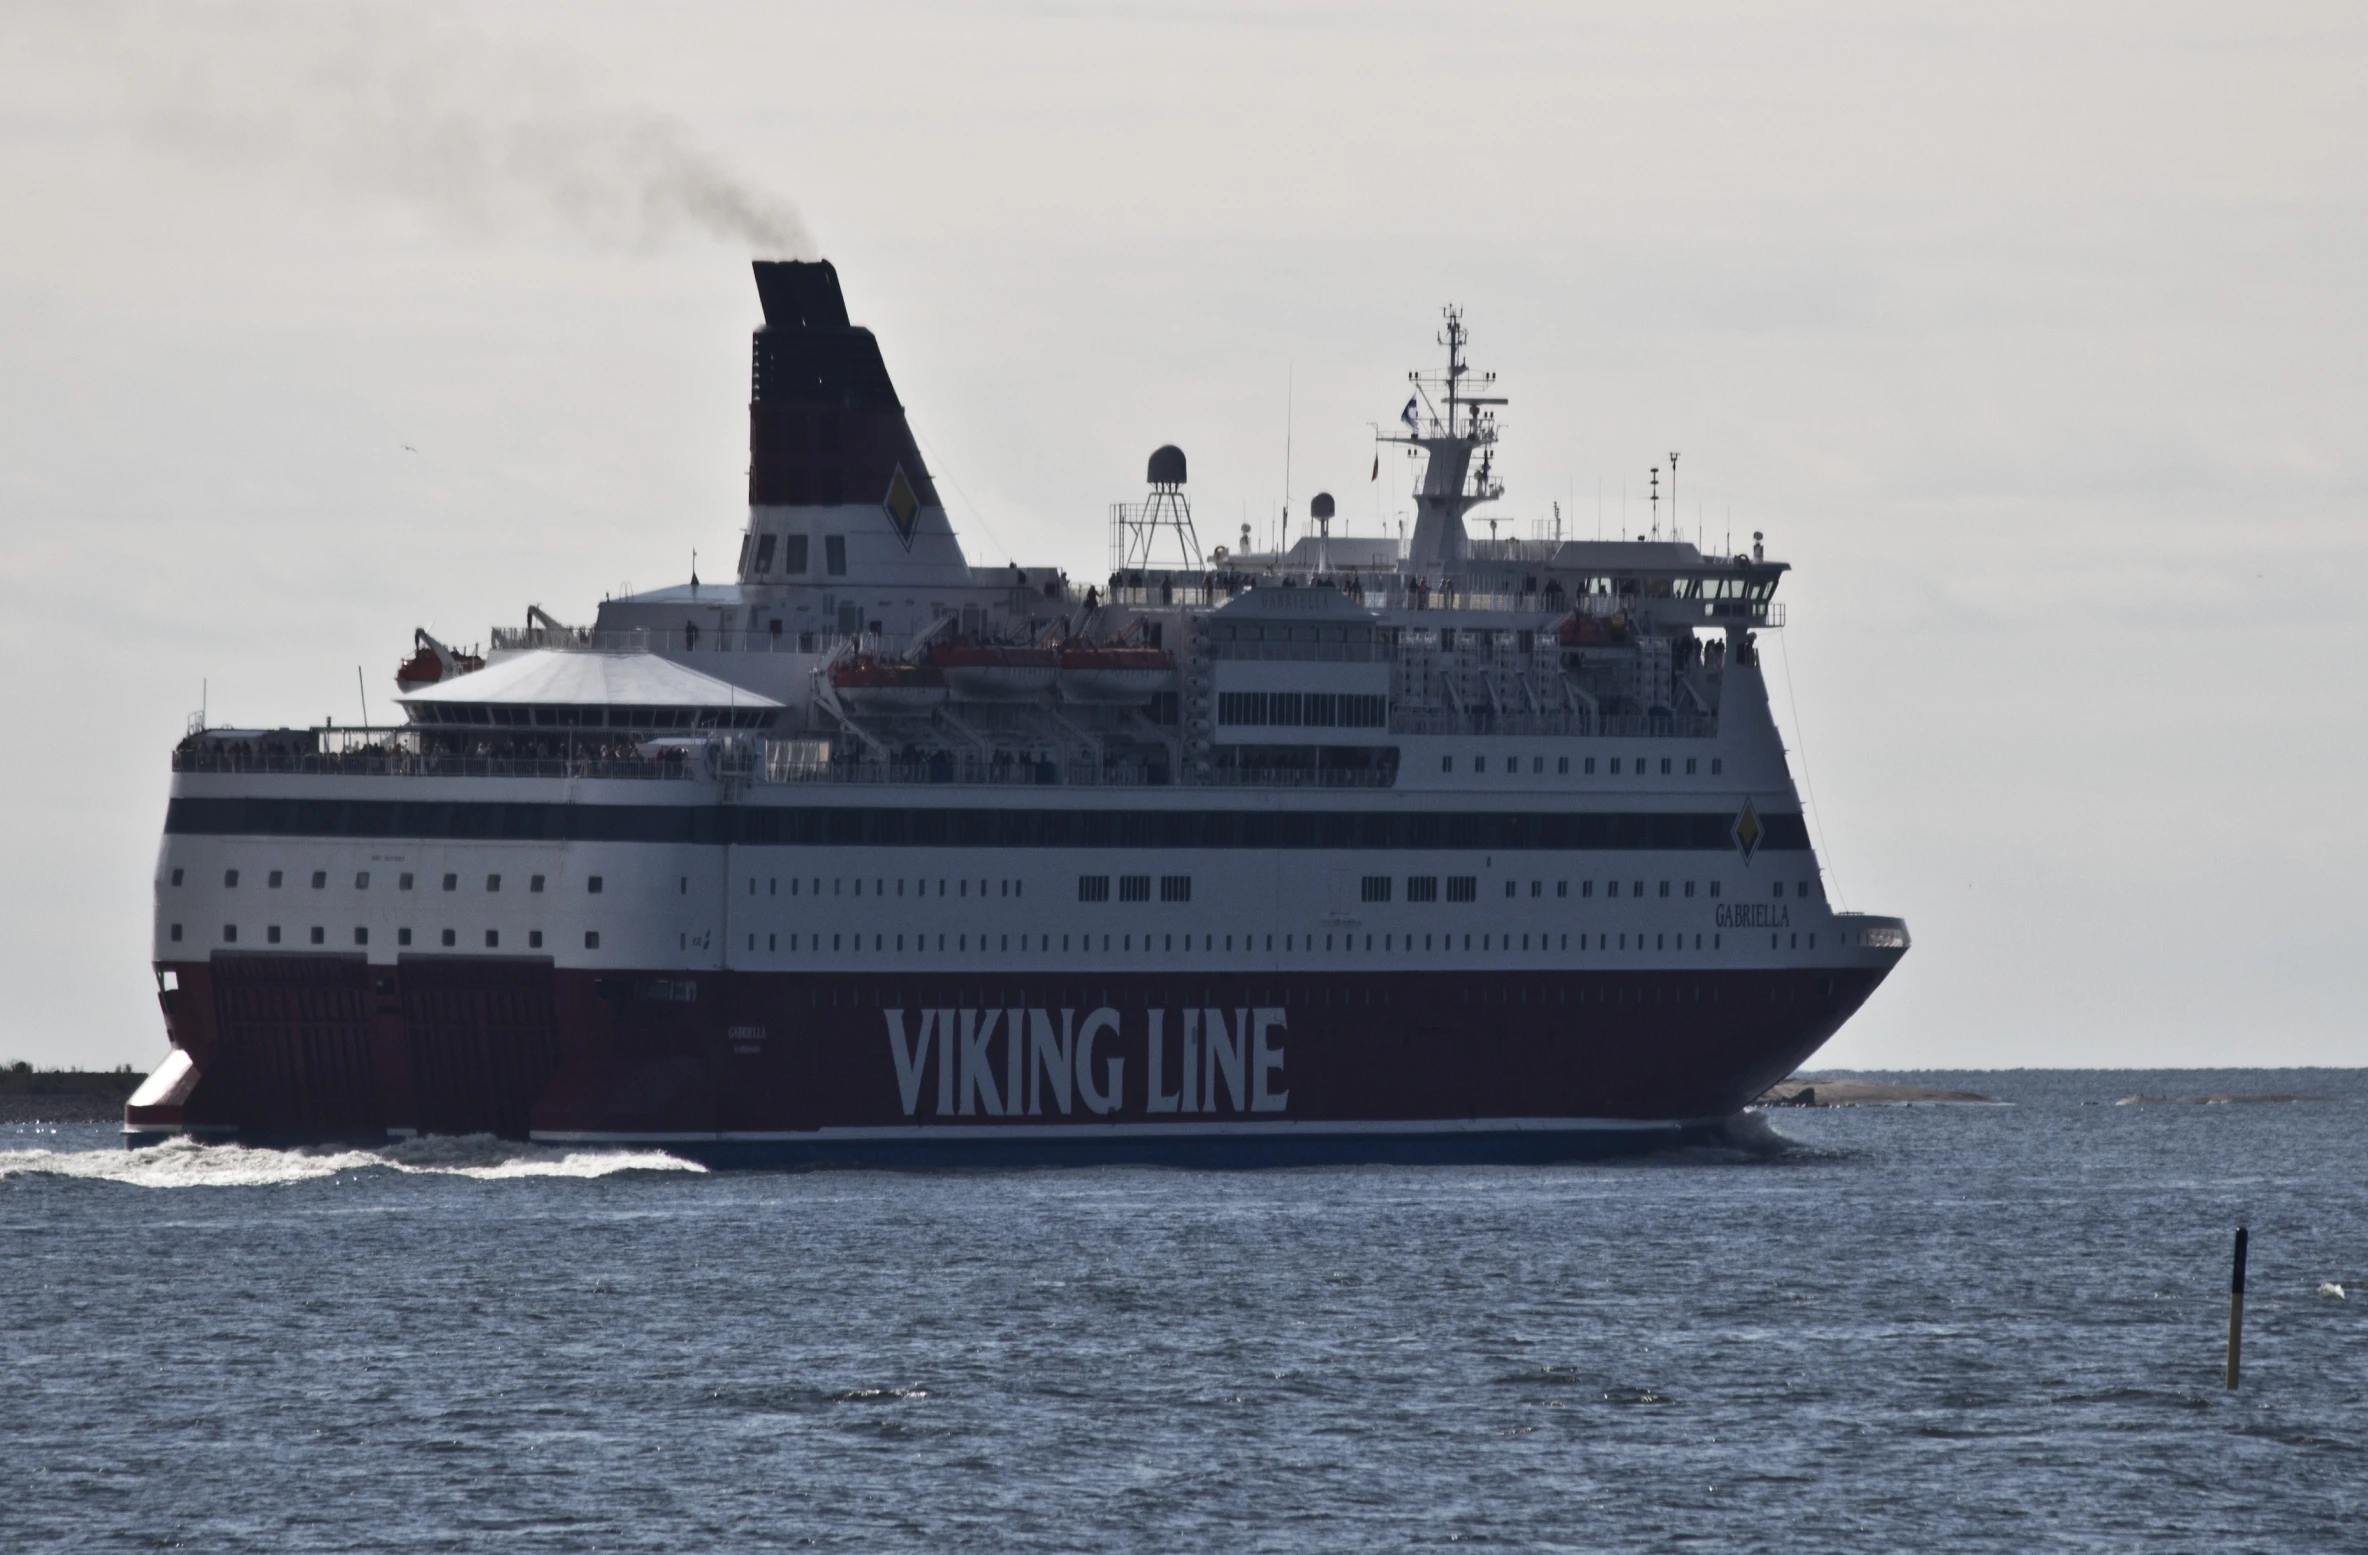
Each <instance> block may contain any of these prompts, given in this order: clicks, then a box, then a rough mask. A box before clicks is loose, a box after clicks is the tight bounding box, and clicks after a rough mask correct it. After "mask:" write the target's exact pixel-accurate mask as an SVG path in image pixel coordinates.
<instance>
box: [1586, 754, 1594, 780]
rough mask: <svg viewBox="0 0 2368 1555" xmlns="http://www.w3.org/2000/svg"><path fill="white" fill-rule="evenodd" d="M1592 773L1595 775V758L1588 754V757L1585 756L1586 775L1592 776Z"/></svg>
mask: <svg viewBox="0 0 2368 1555" xmlns="http://www.w3.org/2000/svg"><path fill="white" fill-rule="evenodd" d="M1594 775H1595V758H1594V757H1592V756H1590V757H1588V758H1587V776H1589V777H1593V776H1594Z"/></svg>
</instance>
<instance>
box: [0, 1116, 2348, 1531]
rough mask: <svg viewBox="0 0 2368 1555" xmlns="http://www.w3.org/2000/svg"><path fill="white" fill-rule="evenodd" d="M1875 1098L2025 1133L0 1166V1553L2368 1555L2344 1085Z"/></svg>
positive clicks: (1864, 1120) (449, 1155) (41, 1142)
mask: <svg viewBox="0 0 2368 1555" xmlns="http://www.w3.org/2000/svg"><path fill="white" fill-rule="evenodd" d="M1896 1078H1909V1079H1913V1080H1917V1081H1921V1082H1923V1083H1927V1084H1933V1085H1942V1086H1949V1087H1954V1088H1962V1089H1966V1090H1973V1091H1979V1092H1983V1093H1985V1094H1988V1095H1991V1096H1994V1097H1997V1098H1999V1099H2000V1100H2001V1101H2002V1102H2003V1103H2005V1105H1999V1106H1894V1107H1867V1108H1850V1109H1828V1110H1779V1111H1776V1112H1774V1113H1771V1114H1768V1115H1767V1116H1766V1117H1765V1119H1764V1121H1762V1122H1759V1123H1756V1124H1750V1123H1747V1125H1746V1126H1745V1127H1743V1128H1741V1129H1739V1130H1738V1131H1737V1133H1736V1136H1735V1138H1734V1141H1733V1143H1732V1144H1731V1145H1729V1146H1726V1147H1722V1148H1717V1149H1698V1150H1693V1151H1689V1152H1686V1153H1683V1154H1680V1155H1675V1156H1664V1157H1659V1158H1654V1159H1648V1160H1642V1161H1635V1162H1627V1163H1620V1164H1608V1165H1578V1166H1570V1167H1553V1168H1520V1169H1487V1168H1434V1169H1411V1170H1410V1169H1402V1168H1372V1169H1324V1170H1293V1171H1262V1172H1222V1173H1220V1172H1205V1173H1204V1172H1190V1171H1174V1170H1148V1169H1107V1170H1092V1171H1074V1172H1015V1173H987V1172H979V1173H966V1174H911V1175H900V1174H888V1173H857V1172H841V1173H815V1174H807V1175H761V1174H745V1175H740V1174H724V1173H708V1172H703V1171H700V1170H697V1169H696V1168H694V1167H690V1166H688V1165H687V1164H686V1163H683V1162H680V1161H677V1160H675V1159H673V1158H671V1157H668V1156H665V1155H663V1154H658V1153H650V1152H643V1153H604V1152H597V1151H570V1150H561V1149H550V1148H535V1147H528V1146H520V1145H511V1144H504V1143H499V1142H495V1141H491V1140H468V1141H430V1142H425V1143H420V1144H415V1145H410V1146H406V1147H402V1148H398V1149H391V1150H385V1151H354V1150H324V1151H317V1152H292V1151H262V1150H246V1149H239V1148H236V1147H199V1146H186V1145H175V1146H169V1147H164V1148H160V1149H156V1150H150V1151H144V1152H137V1153H127V1152H125V1151H123V1150H121V1149H120V1148H119V1147H117V1146H116V1145H115V1143H114V1136H113V1134H112V1131H111V1130H109V1129H107V1128H104V1127H96V1126H67V1127H59V1128H52V1129H41V1128H37V1127H33V1126H14V1127H11V1128H8V1129H0V1313H4V1314H5V1324H4V1326H0V1386H4V1387H5V1390H6V1391H5V1395H4V1396H0V1548H5V1549H10V1550H53V1549H58V1550H82V1549H89V1550H116V1549H165V1548H188V1549H204V1550H291V1551H297V1550H301V1551H331V1550H414V1549H436V1550H469V1551H474V1550H484V1551H541V1550H587V1551H590V1550H603V1551H605V1550H641V1549H648V1550H668V1551H672V1550H747V1549H767V1548H776V1547H800V1548H809V1547H820V1548H836V1549H883V1548H929V1549H941V1548H980V1549H1044V1550H1078V1549H1085V1550H1130V1551H1131V1550H1177V1551H1207V1550H1229V1551H1230V1550H1292V1551H1296V1550H1380V1549H1397V1548H1406V1547H1410V1546H1430V1545H1447V1544H1487V1545H1493V1546H1497V1547H1502V1548H1511V1549H1543V1550H1590V1551H1596V1550H1629V1549H1636V1550H1646V1549H1670V1548H1683V1547H1689V1546H1699V1547H1706V1548H1710V1547H1714V1548H1717V1549H1719V1550H1721V1551H1727V1550H1793V1549H1798V1550H1817V1551H1825V1550H1908V1549H1914V1550H1950V1551H1975V1550H1985V1551H1986V1550H1996V1551H2028V1550H2034V1549H2069V1550H2122V1549H2138V1548H2147V1549H2154V1548H2166V1549H2206V1548H2209V1549H2260V1550H2280V1551H2292V1550H2338V1549H2362V1548H2368V1173H2363V1171H2362V1168H2361V1162H2362V1161H2363V1160H2364V1159H2368V1149H2364V1148H2363V1146H2362V1142H2361V1141H2362V1135H2363V1133H2364V1132H2368V1127H2364V1125H2368V1075H2364V1074H2363V1073H2362V1072H2358V1071H2291V1070H2289V1071H2274V1072H2266V1071H2265V1072H2251V1073H2241V1072H2238V1073H2230V1072H2222V1073H2198V1072H2194V1071H2179V1072H2165V1073H2152V1074H2140V1073H2129V1072H2112V1073H2081V1072H2057V1073H2041V1072H2028V1073H2010V1074H1964V1075H1922V1076H1907V1077H1896ZM2260 1093H2285V1094H2296V1095H2301V1096H2306V1097H2309V1098H2313V1099H2309V1100H2291V1101H2274V1100H2240V1101H2223V1102H2198V1101H2192V1100H2182V1099H2172V1100H2164V1101H2152V1102H2138V1103H2130V1104H2126V1105H2117V1104H2116V1103H2117V1102H2120V1101H2121V1100H2122V1099H2123V1098H2126V1097H2130V1096H2133V1095H2153V1096H2160V1097H2166V1098H2189V1097H2197V1096H2207V1095H2223V1096H2241V1095H2248V1094H2251V1095H2258V1094H2260ZM2239 1224H2243V1225H2247V1226H2249V1227H2250V1229H2251V1238H2252V1269H2251V1281H2250V1296H2249V1303H2248V1307H2247V1319H2246V1321H2247V1330H2246V1344H2245V1352H2244V1355H2245V1370H2244V1380H2243V1386H2242V1387H2241V1389H2240V1390H2238V1391H2237V1392H2235V1393H2228V1392H2225V1391H2223V1389H2222V1387H2221V1362H2222V1355H2223V1341H2224V1335H2225V1328H2226V1314H2227V1290H2228V1259H2229V1241H2230V1237H2231V1234H2232V1233H2233V1231H2234V1229H2235V1228H2236V1227H2237V1226H2238V1225H2239ZM2323 1287H2326V1288H2323ZM2333 1287H2341V1288H2342V1289H2343V1291H2344V1294H2343V1295H2342V1296H2337V1295H2335V1294H2333V1289H2332V1288H2333Z"/></svg>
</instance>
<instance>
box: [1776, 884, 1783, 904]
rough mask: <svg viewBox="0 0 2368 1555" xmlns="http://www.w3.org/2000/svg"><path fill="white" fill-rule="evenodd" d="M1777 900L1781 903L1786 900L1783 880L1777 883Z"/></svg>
mask: <svg viewBox="0 0 2368 1555" xmlns="http://www.w3.org/2000/svg"><path fill="white" fill-rule="evenodd" d="M1776 900H1778V901H1780V902H1781V901H1783V900H1784V882H1783V881H1781V880H1779V881H1777V882H1776Z"/></svg>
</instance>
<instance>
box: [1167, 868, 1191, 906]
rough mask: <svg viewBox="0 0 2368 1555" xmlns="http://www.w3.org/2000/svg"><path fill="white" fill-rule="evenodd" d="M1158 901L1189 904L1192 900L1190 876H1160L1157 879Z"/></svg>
mask: <svg viewBox="0 0 2368 1555" xmlns="http://www.w3.org/2000/svg"><path fill="white" fill-rule="evenodd" d="M1159 899H1160V900H1161V901H1163V902H1189V901H1191V900H1192V877H1191V876H1190V875H1162V876H1160V877H1159Z"/></svg>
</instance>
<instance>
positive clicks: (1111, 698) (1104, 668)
mask: <svg viewBox="0 0 2368 1555" xmlns="http://www.w3.org/2000/svg"><path fill="white" fill-rule="evenodd" d="M1053 657H1054V659H1055V660H1056V661H1057V663H1058V666H1059V669H1060V687H1061V700H1062V701H1064V702H1085V703H1095V704H1099V705H1101V706H1106V707H1140V706H1142V705H1143V704H1144V703H1146V702H1148V701H1150V700H1151V699H1152V697H1153V696H1155V695H1157V694H1158V693H1159V692H1161V691H1165V690H1167V689H1168V688H1169V687H1170V686H1172V685H1173V684H1175V678H1176V659H1175V655H1173V654H1171V653H1169V652H1168V651H1167V650H1166V649H1165V648H1142V647H1130V646H1123V645H1120V644H1115V643H1089V642H1084V641H1081V640H1077V639H1072V640H1070V641H1068V642H1065V643H1063V644H1061V645H1060V647H1058V648H1056V649H1054V650H1053Z"/></svg>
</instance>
